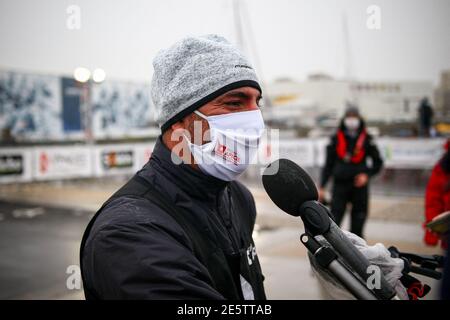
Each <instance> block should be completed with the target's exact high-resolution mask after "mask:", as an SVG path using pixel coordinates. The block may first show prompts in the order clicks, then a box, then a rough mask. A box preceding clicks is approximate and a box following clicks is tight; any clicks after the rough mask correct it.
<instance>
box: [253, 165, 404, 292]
mask: <svg viewBox="0 0 450 320" xmlns="http://www.w3.org/2000/svg"><path fill="white" fill-rule="evenodd" d="M262 182H263V186H264V189H265V190H266V192H267V194H268V195H269V197H270V199H271V200H272V201H273V202H274V203H275V204H276V205H277V206H278V207H279V208H280V209H281V210H283V211H285V212H286V213H288V214H290V215H292V216H295V217H298V216H300V218H301V219H302V220H303V223H304V225H305V229H306V230H307V232H309V233H310V234H311V235H313V236H317V235H322V236H323V237H324V238H325V239H326V240H327V241H328V242H329V243H330V244H331V245H332V246H333V247H334V249H335V250H336V251H337V252H338V253H339V254H340V255H341V257H342V258H343V259H344V260H345V261H346V262H347V264H348V265H349V266H350V267H351V268H352V269H353V270H354V271H355V272H356V273H357V274H358V275H359V276H360V277H361V278H362V279H363V280H364V281H365V282H367V280H368V278H369V277H370V276H371V274H369V273H368V270H369V269H368V267H369V266H370V265H371V264H370V262H369V260H367V258H366V257H365V256H364V255H363V254H362V253H361V252H360V251H359V250H358V249H357V248H356V247H355V246H354V245H353V244H352V243H351V241H350V240H349V239H348V238H347V236H346V235H345V234H344V233H343V232H342V230H341V229H340V228H339V226H338V225H337V224H336V223H335V222H334V221H333V217H332V215H331V213H330V211H329V210H328V208H326V207H325V206H323V205H322V204H321V203H319V202H318V201H317V199H318V193H317V188H316V186H315V184H314V182H313V180H312V179H311V177H310V176H309V175H308V173H306V172H305V171H304V170H303V169H302V168H301V167H300V166H298V165H297V164H296V163H295V162H293V161H291V160H288V159H279V160H276V161H274V162H272V163H271V164H269V165H268V166H267V167H266V169H265V170H264V173H263V176H262ZM380 277H381V278H380V284H381V285H380V288H374V289H373V291H374V293H375V295H376V296H377V297H379V298H380V299H387V300H389V299H392V298H394V297H395V295H396V293H395V290H394V289H393V288H392V286H391V285H390V284H389V283H388V282H387V281H386V279H385V278H384V276H383V274H382V273H381V272H380Z"/></svg>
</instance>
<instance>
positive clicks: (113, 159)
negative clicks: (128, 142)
mask: <svg viewBox="0 0 450 320" xmlns="http://www.w3.org/2000/svg"><path fill="white" fill-rule="evenodd" d="M101 158H102V165H103V169H105V170H109V169H113V168H132V167H133V165H134V161H133V151H132V150H127V151H107V152H103V153H102V156H101Z"/></svg>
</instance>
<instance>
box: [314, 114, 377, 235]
mask: <svg viewBox="0 0 450 320" xmlns="http://www.w3.org/2000/svg"><path fill="white" fill-rule="evenodd" d="M367 159H370V160H371V163H372V164H371V166H368V164H367ZM382 166H383V160H382V159H381V157H380V153H379V151H378V148H377V146H376V145H375V143H374V142H373V138H372V136H371V135H369V134H368V133H367V130H366V126H365V123H364V120H363V119H362V117H361V116H360V114H359V110H358V109H357V108H356V107H355V106H352V105H349V106H348V107H347V110H346V112H345V114H344V117H343V119H342V120H341V123H340V126H339V128H338V130H337V132H336V134H335V135H333V137H332V138H331V142H330V144H329V145H328V146H327V152H326V160H325V166H324V167H323V170H322V178H321V183H320V189H319V200H321V201H323V200H324V194H325V186H326V184H327V182H328V180H329V179H330V178H331V177H332V178H333V190H332V200H331V212H332V214H333V216H334V218H335V221H336V223H337V224H338V225H340V224H341V222H342V218H343V217H344V213H345V211H346V208H347V204H351V206H352V209H351V226H350V231H351V232H352V233H354V234H356V235H358V236H360V237H362V234H363V228H364V223H365V221H366V218H367V213H368V206H369V179H370V177H372V176H374V175H376V174H377V173H378V172H379V171H380V170H381V167H382Z"/></svg>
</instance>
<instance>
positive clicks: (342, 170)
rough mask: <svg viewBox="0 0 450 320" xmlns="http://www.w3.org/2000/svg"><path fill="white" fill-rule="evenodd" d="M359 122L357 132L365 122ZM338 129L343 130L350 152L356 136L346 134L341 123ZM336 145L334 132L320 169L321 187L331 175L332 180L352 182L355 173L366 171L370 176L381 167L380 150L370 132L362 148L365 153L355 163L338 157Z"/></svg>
mask: <svg viewBox="0 0 450 320" xmlns="http://www.w3.org/2000/svg"><path fill="white" fill-rule="evenodd" d="M361 123H362V125H361V128H360V129H359V132H361V130H362V129H363V128H365V124H364V122H363V121H362V120H361ZM340 129H341V130H343V132H344V134H345V138H346V140H347V142H348V144H347V150H348V151H350V152H352V151H353V149H354V148H355V145H356V140H357V136H355V137H352V136H350V135H348V133H347V131H346V129H345V126H344V124H343V123H341V125H340ZM336 146H337V134H334V135H333V136H332V137H331V141H330V143H329V144H328V146H327V149H326V160H325V165H324V167H323V169H322V177H321V181H320V185H321V187H324V186H325V185H326V184H327V182H328V180H329V179H330V178H331V177H332V178H333V179H334V182H338V183H339V182H341V183H347V182H348V183H353V180H354V178H355V176H356V175H358V174H360V173H367V174H368V175H369V176H370V177H372V176H374V175H376V174H377V173H378V172H379V171H380V170H381V168H382V167H383V160H382V159H381V157H380V152H379V151H378V148H377V146H376V144H375V143H374V141H373V138H372V136H371V135H370V134H367V137H366V140H365V142H364V146H363V148H364V150H365V155H364V159H363V160H362V161H361V162H360V163H357V164H355V163H351V162H345V161H344V160H342V159H340V158H339V157H338V155H337V152H336ZM368 159H370V161H371V164H370V166H369V165H368V163H367V160H368Z"/></svg>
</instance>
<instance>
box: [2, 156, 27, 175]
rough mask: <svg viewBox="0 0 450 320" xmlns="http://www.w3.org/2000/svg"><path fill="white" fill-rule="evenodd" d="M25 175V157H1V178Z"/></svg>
mask: <svg viewBox="0 0 450 320" xmlns="http://www.w3.org/2000/svg"><path fill="white" fill-rule="evenodd" d="M21 174H23V156H22V155H21V154H10V155H0V176H9V175H21Z"/></svg>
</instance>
